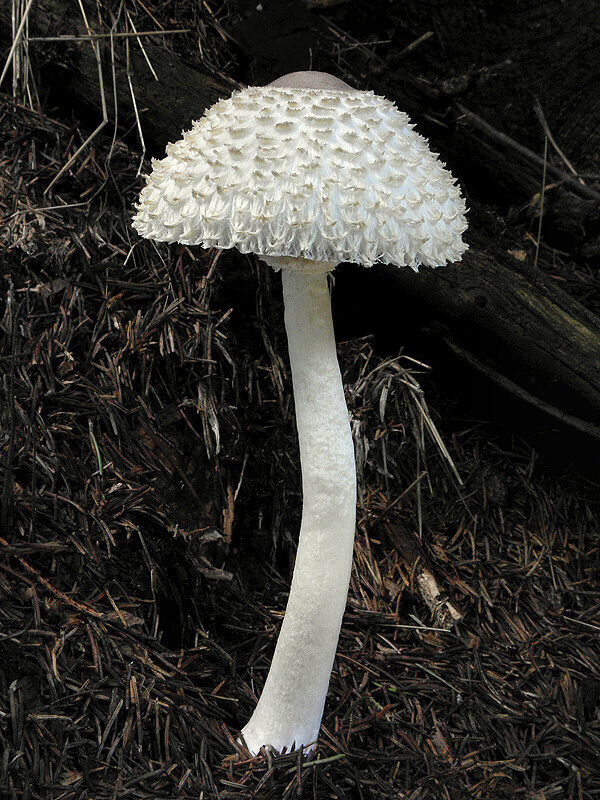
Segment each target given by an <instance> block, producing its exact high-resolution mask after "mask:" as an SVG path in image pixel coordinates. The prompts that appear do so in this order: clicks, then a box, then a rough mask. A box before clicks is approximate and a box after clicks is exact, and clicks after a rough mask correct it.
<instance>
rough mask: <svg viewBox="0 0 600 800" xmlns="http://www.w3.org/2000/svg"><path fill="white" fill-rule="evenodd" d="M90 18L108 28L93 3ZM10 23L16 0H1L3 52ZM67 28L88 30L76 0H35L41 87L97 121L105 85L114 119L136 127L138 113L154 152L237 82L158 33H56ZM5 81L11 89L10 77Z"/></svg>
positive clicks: (32, 20) (34, 53)
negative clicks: (172, 48) (190, 58)
mask: <svg viewBox="0 0 600 800" xmlns="http://www.w3.org/2000/svg"><path fill="white" fill-rule="evenodd" d="M88 20H89V21H90V27H91V28H92V30H93V31H94V33H97V32H101V33H103V34H105V33H106V31H105V30H100V29H99V26H98V25H97V23H96V25H94V20H95V17H94V15H93V13H92V10H91V9H90V8H88ZM11 27H12V26H11V2H10V0H0V47H1V48H2V51H3V53H4V55H5V56H6V54H7V53H8V51H9V49H10V47H11V44H12V38H11ZM65 35H66V36H81V37H84V36H86V35H88V31H87V29H86V26H85V24H84V21H83V19H82V18H81V15H80V13H79V11H78V8H77V4H76V3H73V2H71V0H37V2H36V3H34V4H33V6H32V7H31V11H30V13H29V18H28V37H29V38H30V40H31V39H33V40H31V41H30V43H29V45H28V51H29V58H30V59H31V61H32V64H33V66H34V69H35V68H36V67H37V69H36V78H37V79H38V86H39V87H40V92H43V93H48V92H49V93H50V97H51V102H59V103H61V104H64V103H65V102H67V103H68V104H69V105H70V106H72V108H73V110H74V112H75V113H76V114H81V113H82V110H86V111H87V112H88V114H91V115H93V116H92V119H93V120H95V121H96V124H98V123H99V122H101V121H102V117H103V101H102V95H103V92H104V102H105V103H106V110H107V112H108V118H109V120H110V122H111V123H114V122H115V121H116V122H117V123H118V128H119V131H120V133H121V134H122V133H123V132H124V131H128V130H130V129H134V130H135V128H136V126H137V119H136V115H139V119H140V122H141V126H142V130H143V136H144V143H145V145H146V147H147V149H148V152H149V153H150V154H161V153H162V152H164V146H165V144H166V142H169V141H173V140H175V139H178V138H179V137H180V135H181V131H182V128H183V127H184V126H186V125H188V124H189V122H190V120H192V119H197V118H198V117H201V116H202V114H203V113H204V110H205V109H206V108H208V107H209V106H211V105H212V104H213V103H215V102H216V101H217V100H219V99H220V98H221V97H226V96H228V95H229V94H231V92H232V91H233V89H235V88H236V87H237V84H235V83H234V82H233V81H230V80H229V79H228V78H226V77H225V76H216V75H211V74H209V73H208V72H202V71H200V70H198V69H195V68H193V67H191V66H189V65H188V64H187V63H185V62H184V61H182V60H181V59H180V58H177V57H176V56H174V55H173V54H172V53H170V52H169V51H168V50H167V49H166V48H165V47H164V46H161V45H160V44H157V43H156V42H157V41H158V40H159V39H160V38H161V37H160V36H145V37H144V36H142V37H141V43H142V45H143V49H142V47H141V46H140V45H139V43H138V42H137V41H136V40H135V38H131V39H130V38H127V39H125V38H119V37H114V38H113V39H112V40H111V39H110V38H107V37H106V36H105V37H104V38H99V39H91V40H90V39H87V40H84V41H73V40H68V39H67V40H65V41H56V40H54V37H59V36H65ZM48 37H52V39H48ZM42 38H46V39H47V41H40V39H42ZM95 48H97V49H95ZM97 53H98V54H99V56H100V68H99V63H98V58H97ZM53 55H54V56H55V57H49V56H53ZM100 74H101V75H102V78H100ZM101 82H102V85H101ZM2 88H3V90H4V91H6V89H7V87H6V84H5V85H4V86H3V87H2ZM132 96H135V106H134V103H133V100H132ZM136 107H137V108H136Z"/></svg>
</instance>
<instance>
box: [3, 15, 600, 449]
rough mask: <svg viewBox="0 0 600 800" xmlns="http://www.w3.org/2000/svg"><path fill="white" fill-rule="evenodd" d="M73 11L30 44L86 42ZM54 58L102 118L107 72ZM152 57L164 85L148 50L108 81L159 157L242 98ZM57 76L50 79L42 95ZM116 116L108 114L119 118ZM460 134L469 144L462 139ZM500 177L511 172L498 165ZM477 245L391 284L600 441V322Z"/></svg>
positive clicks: (455, 343) (474, 238) (396, 274)
mask: <svg viewBox="0 0 600 800" xmlns="http://www.w3.org/2000/svg"><path fill="white" fill-rule="evenodd" d="M72 9H73V6H72V4H71V3H69V2H67V0H40V1H39V2H38V3H36V4H35V6H33V7H32V14H31V17H30V26H29V35H30V36H44V35H50V34H53V35H56V34H58V33H65V32H69V33H73V32H74V28H75V27H77V26H78V30H79V32H81V33H85V30H82V27H81V24H80V23H79V22H77V23H75V22H74V21H73V19H71V18H69V15H72ZM67 19H68V22H67V21H66V20H67ZM0 22H1V23H2V24H1V26H0V27H1V28H2V30H1V31H0V45H1V46H2V48H3V50H4V52H5V53H6V52H7V51H8V49H9V48H10V44H11V41H10V2H9V0H0ZM53 47H54V48H55V52H56V53H57V54H58V53H60V54H61V55H60V58H61V61H62V63H63V67H62V68H61V69H62V73H63V75H64V80H63V83H62V86H61V90H62V91H63V92H66V93H67V96H68V101H69V103H70V104H71V105H72V106H73V109H74V110H75V113H80V110H81V109H84V108H87V109H92V110H93V112H94V114H95V116H96V118H98V117H100V118H101V117H102V108H101V99H100V98H101V93H100V87H99V82H98V64H97V59H96V55H95V53H94V50H93V48H92V47H91V46H90V42H89V41H85V42H77V43H73V42H68V43H64V44H63V43H60V45H59V44H54V45H53ZM144 48H145V50H146V53H147V55H148V57H149V60H150V61H151V63H152V65H153V67H154V69H155V71H156V73H157V75H158V78H159V80H158V81H156V80H155V78H154V76H153V75H152V73H151V71H150V69H149V67H148V64H147V61H146V59H145V57H144V55H143V54H142V52H141V50H140V49H139V48H137V47H130V48H129V62H128V64H127V59H126V53H125V49H124V45H123V43H122V42H121V41H119V42H117V43H116V44H115V45H114V50H113V51H112V53H111V49H110V47H107V46H106V43H104V45H103V53H104V58H105V59H106V60H105V62H104V66H105V69H104V75H105V76H106V77H109V76H110V75H111V69H112V67H111V60H110V58H111V55H112V56H113V57H114V63H115V75H116V80H115V87H116V89H115V91H116V106H117V110H118V122H119V126H120V127H121V126H122V125H123V124H125V125H126V126H130V125H131V123H132V120H133V119H134V114H133V108H132V104H131V96H130V89H129V77H131V80H132V83H133V86H134V89H135V95H136V98H137V103H138V107H139V108H143V109H148V111H147V112H143V113H142V114H141V118H142V125H143V130H144V137H145V140H146V143H147V145H148V146H149V148H150V149H151V150H154V151H155V152H159V153H160V152H162V151H163V148H164V145H165V143H166V142H167V141H170V140H173V139H176V138H178V137H179V134H180V131H181V129H182V128H184V127H186V126H187V125H188V124H189V121H190V120H191V119H193V118H197V117H198V116H200V115H201V114H202V112H203V110H204V108H205V107H207V106H209V105H210V104H212V103H213V102H214V101H215V100H216V99H218V98H219V97H221V96H223V95H226V94H228V93H229V92H230V91H231V90H232V89H233V88H235V87H234V84H233V82H229V81H227V80H226V79H225V78H223V79H219V78H214V77H212V76H210V75H207V74H205V73H202V72H199V71H198V70H196V69H193V68H191V67H189V66H187V65H186V64H184V63H182V62H181V61H180V60H179V59H177V58H176V57H175V56H173V55H171V54H170V53H168V52H167V51H166V50H165V49H164V48H161V47H160V46H159V45H155V44H153V43H152V42H149V41H144ZM30 51H32V52H33V43H32V44H31V45H30ZM47 66H48V65H47V64H46V68H47ZM48 74H49V73H48V72H45V73H44V74H42V75H41V77H40V80H41V83H42V85H43V83H44V80H47V77H48ZM111 107H112V102H109V110H110V108H111ZM78 110H79V112H78ZM457 131H458V133H457V134H456V135H457V136H458V137H459V140H458V141H461V139H460V137H461V136H462V135H463V132H462V131H461V129H460V128H459V129H457ZM469 137H470V139H472V140H476V141H477V143H478V146H477V147H473V148H471V150H470V151H469V152H467V153H466V154H464V155H463V163H465V161H468V158H469V157H470V154H471V153H472V154H474V155H473V157H474V158H480V157H481V153H482V152H484V151H485V150H486V148H489V137H486V135H484V133H482V132H480V133H478V131H477V128H476V127H471V128H470V129H469ZM456 141H457V140H455V141H454V142H449V143H448V146H449V148H450V149H453V148H456ZM463 143H464V142H463ZM495 167H496V169H498V170H499V171H500V172H501V171H502V163H501V160H500V159H498V158H496V160H495ZM523 175H524V177H523V180H524V181H525V183H526V186H525V191H532V189H533V188H534V187H535V186H537V187H538V188H539V184H538V183H537V178H536V179H535V180H533V179H531V177H530V176H529V175H528V174H527V173H526V172H524V173H523ZM500 177H502V176H500ZM510 180H511V181H512V180H513V179H512V178H510ZM563 189H564V191H565V192H566V193H567V195H568V197H569V198H570V200H572V199H573V198H574V197H575V194H574V193H573V191H571V189H570V188H569V187H568V186H567V187H566V188H564V187H563ZM577 200H578V201H579V202H584V203H586V204H587V205H586V212H585V213H586V214H588V215H589V214H593V212H594V210H597V208H598V206H597V202H596V201H595V199H594V197H592V196H590V197H587V198H582V197H581V196H580V197H578V198H577ZM588 206H589V207H588ZM469 237H470V240H471V242H472V247H471V250H470V251H469V253H468V254H467V256H466V257H465V259H464V262H463V264H462V265H460V266H457V267H450V268H447V269H445V270H437V271H435V273H433V271H430V270H423V271H421V273H420V274H419V275H415V274H414V273H412V272H411V271H410V270H391V271H390V272H389V274H390V280H391V281H393V282H394V284H395V285H397V286H398V290H399V291H400V292H402V293H403V295H406V293H407V292H408V293H410V294H411V295H412V296H413V297H415V298H419V300H420V301H421V302H422V303H423V304H424V306H426V307H428V308H429V309H430V310H431V312H432V315H433V316H435V317H436V318H437V319H440V320H441V321H442V325H443V336H444V338H445V340H446V341H447V342H448V344H449V346H450V347H451V348H452V349H453V351H454V352H455V353H456V354H457V355H459V356H460V357H461V358H463V359H464V360H466V361H467V362H469V363H470V364H471V365H472V366H473V367H474V368H476V369H479V370H480V371H483V372H485V373H486V374H487V375H488V376H490V377H491V378H492V379H494V380H496V381H498V382H499V383H501V384H502V385H504V386H505V388H508V389H509V390H510V391H513V392H514V393H515V394H517V395H519V396H520V397H522V398H523V399H525V400H527V401H528V402H531V403H533V404H534V405H537V406H538V407H540V408H543V409H544V410H546V411H549V412H550V413H552V414H554V416H556V417H558V418H561V419H562V420H563V421H564V422H567V423H568V424H572V425H574V426H575V427H577V428H579V429H580V430H584V431H585V432H587V433H589V434H590V435H592V436H596V437H600V321H599V320H598V318H597V317H595V316H594V314H592V313H591V312H590V311H588V310H586V309H585V308H584V307H583V306H582V305H581V304H580V303H579V302H577V301H576V300H575V299H573V298H571V297H569V296H568V295H566V294H565V293H563V292H561V291H560V290H559V289H557V288H556V287H555V286H554V285H552V284H551V283H550V282H549V281H547V280H546V279H544V277H543V276H542V275H541V274H539V273H536V274H528V273H527V271H525V270H524V269H523V268H521V269H520V270H517V269H516V267H517V266H518V264H516V263H514V261H513V263H512V264H511V263H510V262H511V258H510V257H509V256H507V255H506V252H505V251H504V250H503V249H502V248H501V247H500V246H497V247H496V248H495V250H494V247H493V245H492V243H490V242H489V241H486V240H485V239H484V238H483V236H482V234H481V233H480V231H478V229H477V226H476V224H472V226H471V230H470V232H469Z"/></svg>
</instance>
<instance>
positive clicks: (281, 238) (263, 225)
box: [133, 82, 467, 269]
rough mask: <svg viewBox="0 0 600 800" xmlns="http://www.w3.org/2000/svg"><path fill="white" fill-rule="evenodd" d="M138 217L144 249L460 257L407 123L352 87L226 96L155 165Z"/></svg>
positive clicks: (413, 260)
mask: <svg viewBox="0 0 600 800" xmlns="http://www.w3.org/2000/svg"><path fill="white" fill-rule="evenodd" d="M276 83H277V82H276ZM136 209H137V213H136V214H135V217H134V220H133V226H134V228H135V229H136V230H137V231H138V233H140V234H141V235H142V236H144V237H146V238H148V239H155V240H159V241H165V242H181V243H184V244H190V245H192V244H200V245H202V246H203V247H217V248H222V249H226V248H230V247H236V248H237V249H238V250H240V251H241V252H243V253H250V252H251V253H257V254H258V255H259V256H270V257H271V260H272V261H273V263H277V264H281V263H287V261H288V257H291V258H292V259H299V260H301V261H302V262H303V263H306V262H307V261H310V262H313V261H314V262H327V263H329V264H330V266H329V268H330V269H331V268H332V266H333V265H335V264H337V263H339V262H340V261H348V262H354V263H358V264H362V265H364V266H371V265H372V264H374V263H376V262H385V263H389V264H396V265H398V266H405V265H408V266H411V267H413V268H417V267H418V266H419V265H420V264H425V265H428V266H439V265H442V264H445V263H446V262H448V261H456V260H458V259H460V256H461V255H462V254H463V253H464V251H465V250H466V249H467V246H466V245H465V244H464V243H463V241H462V238H461V234H462V233H463V231H464V230H465V229H466V227H467V224H466V221H465V216H464V215H465V203H464V200H463V198H462V196H461V194H460V190H459V188H458V186H457V185H456V182H455V180H454V178H453V177H452V175H451V174H450V172H449V171H448V170H447V169H446V168H445V167H444V165H443V164H442V162H441V161H440V160H439V158H438V156H437V155H435V154H434V153H432V152H431V151H430V150H429V147H428V144H427V141H426V140H425V139H424V138H423V137H422V136H420V135H419V134H418V133H417V132H416V131H415V130H414V126H413V125H412V124H411V122H410V120H409V118H408V116H407V115H406V114H405V113H403V112H402V111H399V110H398V109H397V108H396V106H395V105H394V104H393V103H392V102H390V101H389V100H387V99H385V98H383V97H380V96H378V95H376V94H374V93H373V92H370V91H368V92H367V91H360V90H354V89H351V88H348V89H343V88H340V89H332V88H310V87H309V88H307V87H303V88H296V87H289V86H281V85H269V86H256V87H249V88H247V89H242V90H241V91H236V92H234V94H233V95H232V96H231V97H230V98H229V99H226V100H220V101H219V102H217V103H216V104H215V105H214V106H212V107H211V108H210V109H208V111H207V112H206V113H205V114H204V116H203V117H202V118H201V119H200V120H198V121H197V122H194V123H193V126H192V129H191V130H189V131H187V132H185V133H184V134H183V138H182V139H181V140H180V141H178V142H177V143H175V144H170V145H167V156H166V158H164V159H162V160H160V161H156V160H155V161H153V169H152V172H151V174H150V175H148V176H147V182H146V186H145V187H144V189H143V190H142V192H141V195H140V199H139V203H138V204H137V206H136ZM273 256H275V257H283V258H275V259H272V257H273Z"/></svg>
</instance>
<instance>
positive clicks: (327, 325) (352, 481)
mask: <svg viewBox="0 0 600 800" xmlns="http://www.w3.org/2000/svg"><path fill="white" fill-rule="evenodd" d="M282 279H283V291H284V303H285V325H286V330H287V336H288V348H289V354H290V364H291V369H292V381H293V387H294V401H295V406H296V424H297V427H298V440H299V445H300V460H301V465H302V491H303V497H304V499H303V507H302V524H301V527H300V538H299V541H298V550H297V554H296V563H295V567H294V575H293V578H292V584H291V588H290V595H289V599H288V604H287V608H286V612H285V618H284V621H283V624H282V626H281V632H280V634H279V639H278V641H277V646H276V648H275V653H274V656H273V662H272V664H271V669H270V671H269V674H268V676H267V680H266V682H265V686H264V689H263V693H262V695H261V697H260V700H259V702H258V705H257V707H256V710H255V712H254V714H253V715H252V718H251V719H250V721H249V722H248V724H247V725H246V727H245V728H244V729H243V731H242V735H243V737H244V740H245V742H246V745H247V746H248V748H249V750H250V751H251V752H252V753H254V754H256V753H258V751H259V750H260V748H261V747H262V746H263V745H269V746H271V747H272V748H273V749H275V750H277V751H279V752H281V751H282V750H283V748H286V749H287V750H288V751H289V750H293V749H295V748H300V747H302V746H305V747H309V746H310V749H312V747H314V745H315V743H316V740H317V736H318V733H319V728H320V725H321V717H322V715H323V707H324V705H325V697H326V695H327V688H328V686H329V679H330V676H331V668H332V666H333V659H334V657H335V651H336V647H337V641H338V637H339V633H340V628H341V624H342V617H343V614H344V609H345V606H346V595H347V593H348V584H349V581H350V570H351V567H352V551H353V546H354V527H355V519H356V467H355V460H354V447H353V442H352V434H351V431H350V424H349V421H348V410H347V408H346V402H345V398H344V389H343V385H342V379H341V375H340V369H339V366H338V361H337V354H336V347H335V339H334V334H333V323H332V319H331V302H330V297H329V288H328V285H327V274H326V273H320V274H316V275H315V274H310V275H307V274H303V273H297V272H295V271H294V270H292V269H287V268H286V269H283V270H282Z"/></svg>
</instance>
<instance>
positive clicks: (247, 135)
mask: <svg viewBox="0 0 600 800" xmlns="http://www.w3.org/2000/svg"><path fill="white" fill-rule="evenodd" d="M136 208H137V213H136V215H135V217H134V221H133V225H134V227H135V229H136V230H137V231H138V232H139V233H140V234H141V235H142V236H144V237H146V238H148V239H156V240H160V241H166V242H182V243H185V244H189V245H193V244H200V245H202V246H203V247H217V248H231V247H236V248H237V249H238V250H240V251H241V252H242V253H255V254H257V255H258V257H259V258H260V259H261V260H262V261H264V262H266V263H267V264H269V265H270V266H272V267H273V268H274V269H275V270H279V271H281V276H282V282H283V297H284V305H285V327H286V331H287V337H288V348H289V358H290V366H291V372H292V383H293V391H294V402H295V409H296V425H297V429H298V440H299V447H300V460H301V467H302V492H303V507H302V522H301V527H300V536H299V541H298V549H297V553H296V561H295V567H294V574H293V577H292V582H291V588H290V593H289V599H288V603H287V607H286V611H285V618H284V620H283V624H282V626H281V632H280V634H279V638H278V641H277V645H276V648H275V653H274V655H273V660H272V663H271V668H270V671H269V674H268V675H267V679H266V681H265V685H264V688H263V691H262V694H261V696H260V699H259V701H258V704H257V706H256V709H255V711H254V713H253V715H252V717H251V719H250V721H249V722H248V723H247V725H246V726H245V727H244V729H243V730H242V736H243V740H244V742H245V744H246V745H247V747H248V749H249V750H250V752H251V753H252V754H254V755H256V754H258V753H259V752H260V750H261V748H262V747H263V746H267V747H268V748H270V749H273V750H275V751H277V752H283V751H290V750H294V749H300V748H304V752H305V753H308V752H310V751H311V750H312V749H313V748H314V747H315V745H316V741H317V737H318V733H319V728H320V725H321V718H322V715H323V708H324V704H325V698H326V695H327V689H328V686H329V680H330V676H331V670H332V666H333V660H334V657H335V651H336V647H337V641H338V637H339V633H340V629H341V623H342V616H343V614H344V609H345V605H346V596H347V592H348V585H349V581H350V572H351V567H352V552H353V546H354V528H355V515H356V468H355V458H354V447H353V441H352V434H351V431H350V424H349V420H348V411H347V408H346V403H345V399H344V387H343V384H342V379H341V375H340V370H339V366H338V362H337V356H336V345H335V338H334V331H333V324H332V318H331V302H330V293H329V276H330V274H331V272H332V271H333V269H334V268H335V266H336V265H337V264H338V263H340V262H354V263H357V264H362V265H364V266H371V265H372V264H375V263H377V262H385V263H389V264H396V265H398V266H410V267H412V268H413V269H415V270H416V269H417V268H418V267H419V265H421V264H424V265H427V266H431V267H434V266H440V265H443V264H445V263H447V262H451V261H456V260H459V259H460V257H461V255H462V254H463V252H464V251H465V250H466V245H465V244H464V243H463V241H462V238H461V234H462V233H463V231H464V230H465V228H466V222H465V216H464V215H465V203H464V200H463V198H462V197H461V194H460V190H459V188H458V186H457V185H456V183H455V181H454V178H453V177H452V175H451V174H450V172H448V171H447V170H446V169H445V167H444V165H443V164H442V163H441V162H440V161H439V159H438V157H437V156H436V155H435V154H433V153H432V152H431V151H430V150H429V147H428V145H427V141H426V140H425V139H424V138H423V137H421V136H420V135H419V134H418V133H417V132H416V131H415V130H414V126H413V125H412V124H411V123H410V121H409V118H408V117H407V115H406V114H404V113H403V112H402V111H399V110H398V109H397V108H396V106H395V105H394V104H393V103H392V102H390V101H389V100H387V99H385V98H383V97H380V96H378V95H375V94H374V93H373V92H369V91H359V90H355V89H353V88H351V87H350V86H348V85H347V84H346V83H344V82H343V81H340V80H338V79H337V78H334V77H333V76H331V75H327V74H325V73H319V72H297V73H292V74H290V75H286V76H284V77H283V78H279V79H278V80H276V81H274V82H273V83H272V84H270V85H268V86H254V87H249V88H246V89H243V90H241V91H236V92H234V93H233V95H232V96H231V97H230V98H229V99H226V100H221V101H219V102H217V103H216V104H215V105H214V106H212V108H210V109H208V111H207V112H206V113H205V114H204V116H203V117H202V118H201V119H200V120H199V121H197V122H194V123H193V126H192V129H191V130H189V131H187V132H186V133H184V134H183V138H182V139H181V140H180V141H179V142H177V143H176V144H170V145H168V146H167V156H166V158H164V159H163V160H161V161H154V162H153V170H152V173H151V174H150V175H149V176H148V177H147V183H146V186H145V187H144V189H143V190H142V192H141V195H140V200H139V203H138V204H137V206H136Z"/></svg>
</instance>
